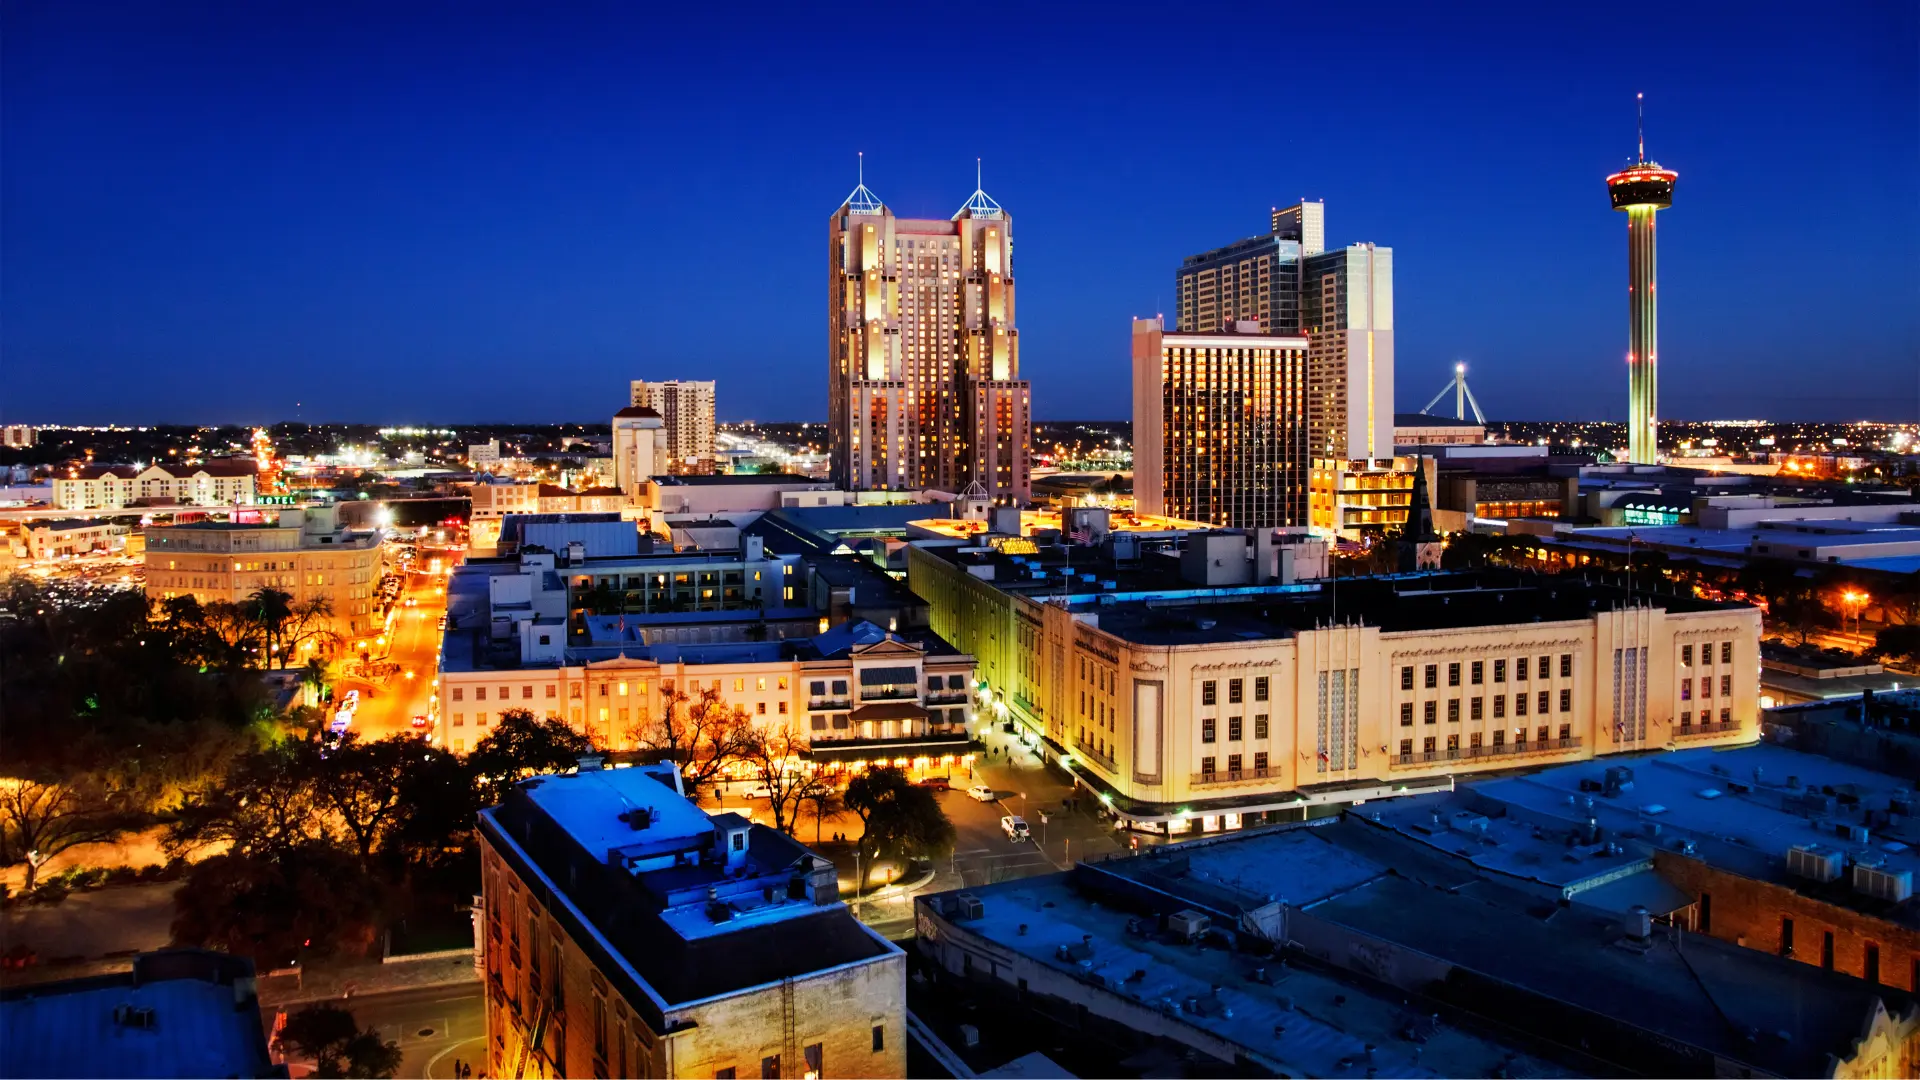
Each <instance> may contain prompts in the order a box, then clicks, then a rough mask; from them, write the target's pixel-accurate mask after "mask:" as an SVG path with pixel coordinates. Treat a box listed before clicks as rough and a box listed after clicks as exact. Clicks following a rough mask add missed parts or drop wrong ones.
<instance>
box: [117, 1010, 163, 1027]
mask: <svg viewBox="0 0 1920 1080" xmlns="http://www.w3.org/2000/svg"><path fill="white" fill-rule="evenodd" d="M113 1022H114V1024H115V1025H116V1026H118V1027H129V1028H139V1029H140V1030H141V1031H152V1030H153V1010H152V1009H150V1008H145V1007H143V1006H138V1005H115V1006H114V1007H113Z"/></svg>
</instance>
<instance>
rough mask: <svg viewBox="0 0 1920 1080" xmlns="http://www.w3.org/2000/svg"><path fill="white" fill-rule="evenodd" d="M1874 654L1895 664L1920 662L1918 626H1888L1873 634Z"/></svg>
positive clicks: (1919, 629) (1919, 630)
mask: <svg viewBox="0 0 1920 1080" xmlns="http://www.w3.org/2000/svg"><path fill="white" fill-rule="evenodd" d="M1871 652H1872V653H1873V655H1874V656H1876V657H1878V658H1879V659H1881V660H1889V661H1892V662H1894V663H1896V664H1920V626H1915V625H1911V624H1909V625H1906V626H1888V627H1884V628H1882V629H1881V630H1880V631H1879V632H1878V633H1876V634H1874V635H1873V649H1872V650H1871Z"/></svg>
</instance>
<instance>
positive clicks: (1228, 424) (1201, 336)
mask: <svg viewBox="0 0 1920 1080" xmlns="http://www.w3.org/2000/svg"><path fill="white" fill-rule="evenodd" d="M1307 355H1308V343H1307V339H1305V338H1303V337H1300V336H1298V335H1288V334H1264V333H1260V332H1259V325H1258V324H1257V323H1256V322H1254V321H1252V320H1245V321H1242V322H1240V323H1238V324H1237V325H1236V326H1235V327H1234V328H1233V329H1232V331H1230V332H1222V333H1167V332H1166V330H1165V327H1164V326H1163V325H1162V323H1161V321H1160V320H1159V319H1158V318H1153V319H1136V320H1134V323H1133V497H1134V505H1135V506H1136V507H1137V508H1138V509H1139V510H1140V512H1141V513H1146V514H1160V515H1167V516H1171V517H1177V518H1185V519H1187V520H1189V521H1205V522H1210V523H1212V524H1216V525H1230V526H1235V527H1239V528H1272V527H1282V526H1304V525H1306V524H1307V482H1308V472H1309V468H1310V466H1311V462H1312V456H1311V454H1310V453H1309V447H1308V443H1307V423H1306V418H1307V409H1306V404H1307V401H1306V399H1307V390H1308V384H1307V368H1308V361H1307ZM1389 420H1391V418H1390V417H1389Z"/></svg>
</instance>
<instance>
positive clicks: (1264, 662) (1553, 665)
mask: <svg viewBox="0 0 1920 1080" xmlns="http://www.w3.org/2000/svg"><path fill="white" fill-rule="evenodd" d="M908 568H909V569H908V572H909V581H910V583H911V584H912V586H913V589H914V591H915V592H916V593H918V594H919V595H920V596H921V597H922V598H924V599H926V600H927V601H929V603H930V604H931V607H932V612H931V626H932V629H933V630H934V631H935V632H936V633H938V634H940V635H941V636H942V637H943V638H945V639H946V640H948V641H950V642H952V643H954V645H955V646H956V647H959V648H963V649H967V650H968V651H970V652H972V653H973V654H974V655H975V657H976V658H977V662H978V672H979V677H980V678H981V679H984V680H986V681H987V682H988V684H989V687H990V692H991V694H992V696H993V700H994V701H995V702H997V703H999V704H1003V705H1004V706H1005V707H1006V708H1007V710H1008V713H1009V716H1010V718H1012V719H1015V720H1017V721H1019V722H1020V723H1022V724H1023V725H1025V726H1026V727H1027V728H1028V729H1030V730H1031V731H1032V732H1034V734H1035V735H1037V736H1040V737H1043V738H1044V739H1045V740H1046V741H1047V743H1049V744H1051V746H1052V747H1053V748H1055V750H1056V751H1057V752H1061V753H1065V754H1067V755H1070V756H1071V758H1072V759H1073V761H1074V762H1075V763H1076V766H1075V767H1076V768H1079V769H1082V770H1084V771H1085V774H1086V775H1087V777H1088V778H1089V779H1090V781H1091V782H1092V786H1094V787H1096V788H1097V789H1099V790H1104V791H1106V792H1108V793H1110V794H1111V795H1113V796H1114V797H1115V798H1116V799H1120V800H1123V801H1125V802H1126V803H1129V804H1134V805H1136V806H1138V807H1140V809H1139V811H1138V813H1137V814H1133V815H1131V816H1133V817H1134V819H1135V820H1138V821H1142V822H1164V821H1173V822H1175V824H1176V826H1177V827H1185V822H1186V819H1187V818H1188V817H1201V818H1212V817H1213V814H1212V813H1211V812H1210V811H1209V810H1208V809H1207V804H1208V803H1210V802H1214V801H1216V800H1229V799H1231V800H1233V801H1234V802H1235V803H1236V804H1238V806H1239V808H1240V809H1249V808H1255V807H1264V805H1265V804H1262V803H1260V802H1259V800H1258V799H1257V798H1255V799H1250V798H1249V797H1252V796H1261V795H1271V796H1273V797H1274V799H1275V800H1276V801H1275V802H1274V803H1273V805H1274V806H1284V805H1288V804H1289V801H1288V798H1287V795H1286V793H1291V792H1296V791H1304V790H1310V789H1313V788H1315V787H1319V786H1323V785H1325V786H1329V787H1332V788H1339V789H1352V790H1359V789H1364V788H1366V787H1368V786H1369V785H1373V786H1386V787H1391V786H1394V785H1400V784H1404V783H1406V782H1408V781H1412V780H1420V779H1424V778H1434V777H1446V776H1457V775H1462V774H1470V773H1475V772H1489V771H1494V770H1499V769H1509V768H1514V767H1516V766H1520V765H1529V764H1535V763H1564V762H1568V761H1577V760H1583V759H1587V758H1593V757H1599V756H1603V755H1607V754H1615V753H1628V752H1634V751H1643V750H1649V749H1658V748H1661V747H1664V746H1666V745H1668V744H1669V743H1673V744H1676V745H1683V746H1694V745H1715V744H1722V743H1739V742H1747V741H1751V740H1753V739H1754V738H1755V737H1757V735H1758V731H1759V728H1758V724H1759V679H1758V671H1759V655H1758V649H1759V638H1760V613H1759V611H1758V610H1757V609H1752V608H1736V607H1726V608H1715V609H1711V610H1696V611H1690V612H1686V613H1674V612H1668V611H1665V610H1662V609H1661V608H1659V607H1657V606H1651V607H1650V606H1645V605H1637V606H1635V607H1633V608H1631V609H1627V610H1604V609H1602V610H1594V611H1592V612H1591V613H1589V614H1587V615H1586V616H1585V617H1581V618H1577V619H1566V620H1562V621H1542V622H1531V621H1529V622H1525V623H1513V624H1505V625H1462V626H1457V627H1447V628H1436V629H1423V630H1411V631H1401V632H1385V631H1383V630H1382V629H1381V628H1380V627H1379V626H1372V625H1368V626H1362V625H1354V624H1352V623H1350V622H1345V621H1344V620H1343V624H1342V625H1338V626H1320V627H1317V628H1310V629H1296V630H1294V631H1292V632H1289V633H1284V634H1281V633H1275V634H1271V635H1268V636H1251V635H1250V636H1249V637H1248V638H1246V639H1240V640H1215V641H1208V642H1205V643H1197V644H1177V643H1176V644H1143V643H1141V642H1140V641H1137V640H1130V639H1129V638H1128V637H1127V636H1123V635H1121V634H1116V633H1112V632H1108V631H1105V630H1102V629H1101V628H1100V625H1099V624H1100V620H1101V619H1102V617H1103V616H1102V615H1101V614H1100V612H1101V609H1100V608H1099V606H1098V605H1097V603H1081V604H1065V603H1060V602H1049V601H1050V600H1051V599H1052V598H1050V597H1048V596H1046V595H1038V596H1026V595H1019V594H1016V593H1013V592H1010V591H1007V590H1004V589H1001V588H998V587H996V585H995V584H994V583H993V582H991V581H987V580H982V579H981V578H979V577H976V576H974V575H971V574H969V573H967V572H966V571H965V570H963V569H961V568H959V567H957V566H955V565H954V564H953V563H952V562H950V561H948V560H947V559H944V558H942V557H940V556H939V555H937V554H929V553H928V552H926V551H924V550H922V549H917V548H916V549H912V550H910V551H909V554H908ZM1540 587H1542V588H1551V586H1550V585H1548V584H1545V583H1543V584H1542V585H1541V586H1540ZM1250 595H1252V594H1250ZM1086 599H1089V600H1090V599H1091V598H1086ZM1472 599H1474V598H1473V597H1471V596H1463V597H1462V602H1463V603H1464V602H1467V601H1469V600H1472ZM1358 614H1359V613H1355V616H1350V617H1349V618H1355V617H1357V616H1358ZM1205 616H1206V612H1205V611H1204V610H1200V611H1197V612H1195V613H1194V617H1195V618H1204V617H1205ZM1171 617H1176V618H1177V617H1178V616H1171ZM1183 808H1187V809H1190V810H1191V814H1182V813H1181V811H1182V809H1183ZM1240 809H1236V810H1234V811H1233V812H1231V813H1229V812H1226V811H1222V813H1221V816H1220V818H1219V820H1217V821H1203V822H1202V823H1201V824H1202V827H1209V826H1210V827H1232V826H1234V825H1236V824H1238V823H1239V813H1240Z"/></svg>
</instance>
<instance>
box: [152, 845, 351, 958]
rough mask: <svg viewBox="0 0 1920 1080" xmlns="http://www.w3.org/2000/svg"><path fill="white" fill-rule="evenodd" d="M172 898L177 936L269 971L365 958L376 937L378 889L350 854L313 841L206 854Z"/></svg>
mask: <svg viewBox="0 0 1920 1080" xmlns="http://www.w3.org/2000/svg"><path fill="white" fill-rule="evenodd" d="M173 899H174V919H173V939H174V941H176V942H178V943H180V944H182V945H197V946H202V947H206V948H214V949H220V950H223V951H225V952H229V953H232V954H234V955H236V956H245V957H249V958H250V959H252V960H253V962H254V964H255V965H256V966H257V967H259V968H260V969H261V970H271V969H274V968H280V967H285V966H287V965H289V964H292V963H294V962H295V961H304V960H306V959H310V958H322V957H327V956H332V955H335V954H348V955H364V954H365V953H366V951H367V949H368V948H369V947H370V946H371V945H372V944H373V940H374V928H375V926H376V923H377V916H378V912H379V908H380V902H379V901H380V889H379V885H378V883H377V882H375V881H374V879H373V878H372V877H370V876H368V875H367V873H366V872H365V871H364V870H362V869H361V866H360V863H359V861H358V860H357V859H355V858H354V856H353V853H352V852H351V851H349V850H347V849H346V848H344V847H342V846H340V845H338V844H332V843H327V842H325V841H313V842H309V843H304V844H300V845H298V846H295V847H291V848H287V849H285V850H282V851H278V852H275V853H273V854H270V855H269V854H260V855H253V854H239V853H233V852H229V853H227V854H223V855H215V856H213V857H212V858H209V859H204V860H202V861H200V862H198V863H195V864H194V866H193V869H192V870H190V871H189V872H188V873H187V879H186V881H185V882H184V883H183V884H182V885H181V887H180V891H179V892H177V893H175V894H174V898H173Z"/></svg>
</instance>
